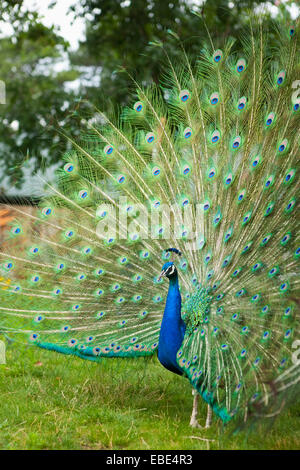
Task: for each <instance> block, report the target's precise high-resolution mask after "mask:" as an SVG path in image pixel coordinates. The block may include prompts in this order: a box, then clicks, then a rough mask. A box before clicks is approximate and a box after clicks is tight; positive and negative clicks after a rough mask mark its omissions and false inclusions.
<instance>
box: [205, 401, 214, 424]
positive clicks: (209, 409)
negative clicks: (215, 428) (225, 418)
mask: <svg viewBox="0 0 300 470" xmlns="http://www.w3.org/2000/svg"><path fill="white" fill-rule="evenodd" d="M211 420H212V409H211V406H209V405H207V416H206V423H205V427H206V428H210V426H211Z"/></svg>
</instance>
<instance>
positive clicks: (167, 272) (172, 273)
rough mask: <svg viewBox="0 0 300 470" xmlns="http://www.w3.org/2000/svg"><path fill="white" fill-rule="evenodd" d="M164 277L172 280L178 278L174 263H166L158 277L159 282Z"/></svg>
mask: <svg viewBox="0 0 300 470" xmlns="http://www.w3.org/2000/svg"><path fill="white" fill-rule="evenodd" d="M163 276H166V277H167V278H168V279H172V278H175V277H176V276H177V269H176V267H175V265H174V263H172V262H171V261H168V262H167V263H165V264H164V265H163V267H162V271H161V273H160V275H159V277H158V280H159V281H160V279H161V278H162V277H163Z"/></svg>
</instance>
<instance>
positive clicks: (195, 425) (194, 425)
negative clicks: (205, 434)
mask: <svg viewBox="0 0 300 470" xmlns="http://www.w3.org/2000/svg"><path fill="white" fill-rule="evenodd" d="M190 426H191V427H192V428H197V429H203V426H201V424H199V423H198V420H197V419H195V418H193V417H192V418H191V420H190Z"/></svg>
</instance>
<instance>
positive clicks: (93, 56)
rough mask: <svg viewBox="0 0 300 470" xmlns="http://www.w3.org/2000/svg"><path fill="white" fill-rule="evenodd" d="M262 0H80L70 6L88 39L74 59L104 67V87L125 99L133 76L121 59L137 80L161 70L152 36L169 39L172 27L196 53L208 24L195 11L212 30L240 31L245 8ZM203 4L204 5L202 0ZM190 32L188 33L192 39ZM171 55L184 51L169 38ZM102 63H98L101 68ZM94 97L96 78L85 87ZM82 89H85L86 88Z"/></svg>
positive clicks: (153, 76)
mask: <svg viewBox="0 0 300 470" xmlns="http://www.w3.org/2000/svg"><path fill="white" fill-rule="evenodd" d="M262 3H266V2H265V1H264V0H255V1H254V0H239V1H234V0H233V1H230V0H214V1H211V0H206V1H205V0H204V1H202V2H199V0H198V1H196V0H189V1H186V0H169V1H168V0H166V1H162V0H134V1H133V0H132V1H130V0H81V1H80V2H74V5H73V6H72V7H71V9H72V10H73V12H74V13H75V15H77V16H81V17H83V18H85V20H86V25H87V27H86V40H85V41H84V42H81V44H80V47H79V49H78V51H77V52H76V53H74V54H72V56H71V60H72V62H73V63H74V64H76V65H81V66H82V65H86V66H93V67H95V71H94V74H95V73H98V74H99V75H100V73H101V88H100V91H102V92H103V93H105V96H109V97H110V98H111V99H112V101H114V102H117V103H119V104H125V103H127V102H128V99H129V97H130V93H129V89H130V87H131V86H132V82H131V80H130V78H129V77H128V76H126V74H116V73H114V72H115V70H117V69H118V67H119V66H120V65H124V66H125V67H126V69H127V70H128V71H130V72H133V73H134V76H135V77H136V78H137V80H138V81H139V82H142V83H144V84H147V83H149V82H151V81H152V80H154V81H155V82H157V81H158V80H159V77H160V75H161V60H162V59H163V52H162V50H161V49H160V48H153V47H151V45H149V42H150V41H153V40H158V41H163V42H164V41H166V40H168V39H170V37H169V38H168V36H169V35H168V34H167V33H166V31H167V29H172V30H173V31H174V32H176V33H177V34H178V35H179V36H180V38H181V39H182V40H184V41H185V46H186V47H187V50H188V52H189V54H191V56H193V55H195V56H196V55H197V53H198V52H199V49H200V48H201V47H202V44H203V40H204V39H207V32H206V29H205V27H204V25H203V23H202V22H201V20H200V19H199V17H197V16H196V15H193V14H192V13H191V10H192V9H193V10H195V11H198V12H201V13H202V16H203V17H204V19H205V22H206V24H207V26H208V29H209V31H210V32H211V34H212V36H213V37H214V38H215V37H221V36H228V35H229V34H232V35H235V34H237V35H238V32H239V29H240V28H241V27H242V26H243V24H244V22H245V21H246V20H247V15H246V13H245V11H246V10H247V9H252V10H253V8H254V7H256V6H258V5H260V4H262ZM199 5H201V6H199ZM187 38H189V40H188V41H186V40H187ZM168 47H169V49H170V52H171V56H172V57H173V58H175V57H176V56H178V55H179V54H180V53H181V51H180V50H179V48H178V43H176V42H174V41H173V43H172V41H168ZM97 67H98V69H97ZM85 89H86V93H88V96H89V98H90V99H97V98H98V97H99V87H98V86H96V87H95V86H94V85H93V83H91V84H90V85H88V86H87V87H85ZM82 93H83V94H84V91H82Z"/></svg>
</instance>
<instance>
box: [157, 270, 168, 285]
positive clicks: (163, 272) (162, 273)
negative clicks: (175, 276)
mask: <svg viewBox="0 0 300 470" xmlns="http://www.w3.org/2000/svg"><path fill="white" fill-rule="evenodd" d="M165 274H166V270H165V269H163V270H162V272H161V273H160V275H159V276H158V278H157V281H158V282H159V281H160V280H161V278H162V277H163V276H164V275H165Z"/></svg>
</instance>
